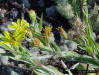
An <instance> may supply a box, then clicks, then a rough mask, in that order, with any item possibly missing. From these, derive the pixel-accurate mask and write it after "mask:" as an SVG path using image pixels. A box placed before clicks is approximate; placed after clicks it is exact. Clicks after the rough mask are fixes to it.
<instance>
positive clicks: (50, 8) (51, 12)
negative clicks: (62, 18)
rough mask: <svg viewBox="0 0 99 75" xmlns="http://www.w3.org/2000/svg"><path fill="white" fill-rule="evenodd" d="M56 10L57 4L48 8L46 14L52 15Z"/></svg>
mask: <svg viewBox="0 0 99 75" xmlns="http://www.w3.org/2000/svg"><path fill="white" fill-rule="evenodd" d="M55 12H56V6H51V7H49V8H46V14H47V16H52V15H54V13H55Z"/></svg>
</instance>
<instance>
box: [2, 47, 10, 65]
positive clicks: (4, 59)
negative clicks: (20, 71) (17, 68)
mask: <svg viewBox="0 0 99 75" xmlns="http://www.w3.org/2000/svg"><path fill="white" fill-rule="evenodd" d="M0 53H5V51H4V50H2V49H0ZM8 63H9V61H8V56H2V55H0V65H1V64H3V65H7V64H8Z"/></svg>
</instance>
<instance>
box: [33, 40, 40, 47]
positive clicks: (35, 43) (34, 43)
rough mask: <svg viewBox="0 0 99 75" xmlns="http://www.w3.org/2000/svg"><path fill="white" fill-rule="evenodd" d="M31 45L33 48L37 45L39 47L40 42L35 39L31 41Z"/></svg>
mask: <svg viewBox="0 0 99 75" xmlns="http://www.w3.org/2000/svg"><path fill="white" fill-rule="evenodd" d="M33 45H34V46H39V45H40V40H39V39H37V38H36V39H35V40H34V41H33Z"/></svg>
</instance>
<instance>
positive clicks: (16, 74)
mask: <svg viewBox="0 0 99 75" xmlns="http://www.w3.org/2000/svg"><path fill="white" fill-rule="evenodd" d="M11 75H19V74H18V73H16V72H15V71H13V70H12V71H11Z"/></svg>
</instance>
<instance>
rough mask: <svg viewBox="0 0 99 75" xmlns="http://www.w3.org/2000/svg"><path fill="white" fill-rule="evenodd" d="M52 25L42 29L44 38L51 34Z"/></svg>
mask: <svg viewBox="0 0 99 75" xmlns="http://www.w3.org/2000/svg"><path fill="white" fill-rule="evenodd" d="M51 31H52V26H45V29H44V36H45V38H48V37H50V36H51Z"/></svg>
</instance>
